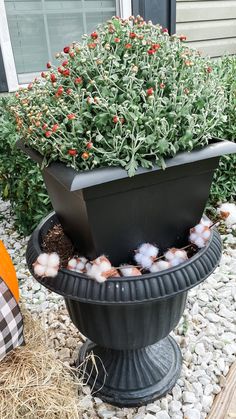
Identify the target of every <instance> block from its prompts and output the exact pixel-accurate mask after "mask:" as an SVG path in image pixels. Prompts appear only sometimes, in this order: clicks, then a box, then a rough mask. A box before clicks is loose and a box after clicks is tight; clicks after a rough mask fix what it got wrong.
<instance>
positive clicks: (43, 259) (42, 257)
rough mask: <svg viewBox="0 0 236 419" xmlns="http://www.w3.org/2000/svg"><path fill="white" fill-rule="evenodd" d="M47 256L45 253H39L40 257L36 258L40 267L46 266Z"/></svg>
mask: <svg viewBox="0 0 236 419" xmlns="http://www.w3.org/2000/svg"><path fill="white" fill-rule="evenodd" d="M48 259H49V255H48V254H47V253H41V255H39V256H38V258H37V262H38V263H39V264H40V265H43V266H46V265H47V263H48Z"/></svg>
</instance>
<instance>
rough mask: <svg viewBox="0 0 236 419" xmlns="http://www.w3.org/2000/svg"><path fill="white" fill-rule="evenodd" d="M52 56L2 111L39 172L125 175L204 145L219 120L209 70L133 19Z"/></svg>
mask: <svg viewBox="0 0 236 419" xmlns="http://www.w3.org/2000/svg"><path fill="white" fill-rule="evenodd" d="M57 55H58V58H59V60H60V63H59V66H58V67H57V68H54V67H52V66H51V64H50V63H48V64H47V67H48V70H49V71H48V72H43V73H42V74H41V75H42V77H41V79H36V80H35V81H34V82H33V83H30V85H29V86H28V89H25V90H21V91H19V92H18V93H17V95H16V96H17V103H16V105H15V106H14V108H13V109H12V111H13V112H14V114H15V117H16V123H17V127H18V129H19V133H20V136H21V138H22V139H23V140H24V141H25V143H27V144H28V145H29V146H31V147H32V148H34V149H36V150H37V151H39V152H40V153H41V155H43V156H44V164H49V163H50V162H52V161H55V160H57V161H58V160H59V161H62V162H64V163H66V164H67V165H68V166H72V167H74V168H76V169H78V170H80V171H83V170H89V169H92V168H94V167H101V166H103V167H104V166H121V167H124V168H125V169H126V170H127V172H128V174H129V175H130V176H133V175H134V174H135V171H136V169H137V167H138V166H142V167H145V168H150V167H152V165H153V163H154V162H156V163H157V164H159V165H161V166H162V167H163V168H164V167H165V158H167V157H172V156H174V155H175V154H176V153H177V152H179V151H184V150H185V151H191V150H193V149H194V148H199V147H202V146H204V145H206V144H207V143H208V139H209V138H211V134H212V131H213V130H214V129H216V127H218V126H219V125H220V124H221V123H222V122H223V121H225V115H224V107H225V98H224V94H223V89H222V88H221V84H220V82H219V79H218V77H216V75H215V74H214V72H213V69H212V67H213V66H214V64H213V63H212V62H211V61H210V60H207V59H205V58H202V57H201V56H200V54H199V53H198V52H197V51H195V50H194V49H191V48H189V47H188V46H187V45H186V44H185V43H184V37H177V36H176V35H174V36H169V35H168V31H167V30H166V29H163V28H162V27H161V26H159V25H153V24H152V23H151V22H148V23H146V22H144V20H143V19H142V18H140V17H139V18H133V17H131V18H130V19H129V20H122V19H119V18H112V19H111V20H110V21H108V22H107V23H106V24H104V25H102V26H101V27H99V28H98V30H97V31H96V32H93V33H92V34H91V35H89V36H84V42H83V43H82V44H80V43H73V44H71V45H69V46H66V47H65V48H64V50H63V52H61V53H59V54H57Z"/></svg>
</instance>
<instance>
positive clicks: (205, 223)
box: [200, 218, 212, 227]
mask: <svg viewBox="0 0 236 419" xmlns="http://www.w3.org/2000/svg"><path fill="white" fill-rule="evenodd" d="M200 223H201V224H203V225H204V226H207V227H211V225H212V222H211V220H208V219H207V218H201V221H200Z"/></svg>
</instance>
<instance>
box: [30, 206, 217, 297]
mask: <svg viewBox="0 0 236 419" xmlns="http://www.w3.org/2000/svg"><path fill="white" fill-rule="evenodd" d="M56 222H57V217H56V215H55V213H52V214H49V216H48V217H46V218H45V219H44V220H43V221H42V222H41V223H40V224H39V226H38V227H37V228H36V229H35V230H34V232H33V234H32V236H31V238H30V241H29V243H28V247H27V253H26V258H27V263H28V266H29V269H30V271H31V273H32V275H33V276H35V275H34V272H33V266H32V265H33V263H34V262H35V260H36V259H37V257H38V256H39V254H40V253H42V250H41V248H40V244H41V239H40V238H41V237H42V235H44V234H46V232H47V231H48V230H49V228H50V227H52V226H53V225H54V224H55V223H56ZM221 248H222V246H221V239H220V235H219V233H218V231H217V229H216V228H212V232H211V236H210V239H209V242H208V243H207V245H206V246H205V247H204V248H203V249H201V250H200V251H198V252H197V253H196V254H195V255H194V256H192V257H191V258H190V259H188V260H187V261H186V262H184V263H182V264H181V265H179V266H177V267H173V268H171V269H166V270H163V271H161V272H159V273H149V274H144V275H142V277H141V278H140V277H128V278H127V277H121V278H110V279H108V280H107V281H105V282H104V283H98V282H97V281H95V280H93V279H92V278H89V277H88V276H87V275H85V274H80V273H77V272H73V271H69V270H67V269H60V270H59V272H58V275H57V276H56V277H55V278H49V277H47V278H39V277H37V276H35V278H36V279H37V280H38V281H39V282H40V283H41V284H42V285H44V286H45V287H46V288H48V289H50V290H51V291H54V292H56V293H58V294H60V295H62V296H64V297H65V298H69V299H73V300H76V301H80V302H87V303H88V302H89V303H93V304H98V303H99V304H106V305H109V304H117V303H119V304H122V303H125V304H127V303H129V304H137V303H144V302H145V301H148V302H150V301H155V300H158V299H167V298H171V297H173V296H174V295H176V294H179V293H181V292H185V291H187V290H189V289H190V288H192V287H194V286H196V285H198V284H199V283H201V282H202V281H203V280H205V279H206V278H207V277H208V276H209V275H210V274H211V273H212V272H213V271H214V269H215V268H216V266H217V265H218V264H219V261H220V257H221Z"/></svg>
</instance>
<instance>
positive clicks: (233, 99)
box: [209, 57, 236, 205]
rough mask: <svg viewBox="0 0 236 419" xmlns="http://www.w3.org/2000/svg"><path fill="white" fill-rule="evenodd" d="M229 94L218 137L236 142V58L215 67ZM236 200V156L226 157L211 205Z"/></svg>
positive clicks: (228, 59)
mask: <svg viewBox="0 0 236 419" xmlns="http://www.w3.org/2000/svg"><path fill="white" fill-rule="evenodd" d="M215 69H216V72H217V75H219V76H220V78H221V81H222V83H223V85H224V88H225V92H226V94H227V108H226V114H227V122H226V123H223V124H221V126H220V129H219V130H218V131H217V132H216V136H218V137H219V138H223V139H226V140H230V141H236V57H224V58H222V59H219V60H218V62H217V65H216V66H215ZM235 199H236V154H233V155H230V156H224V157H222V158H221V160H220V167H219V169H218V170H217V171H216V173H215V175H214V182H213V185H212V188H211V194H210V200H209V203H210V204H211V205H215V204H216V203H217V202H219V201H222V202H223V201H229V200H235Z"/></svg>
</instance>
